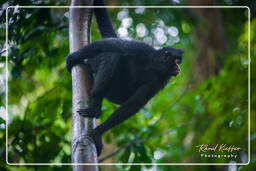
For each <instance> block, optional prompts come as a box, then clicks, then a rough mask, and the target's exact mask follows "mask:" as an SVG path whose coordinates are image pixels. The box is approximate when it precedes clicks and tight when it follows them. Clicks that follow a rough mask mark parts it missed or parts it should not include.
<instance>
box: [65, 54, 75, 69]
mask: <svg viewBox="0 0 256 171" xmlns="http://www.w3.org/2000/svg"><path fill="white" fill-rule="evenodd" d="M72 58H73V55H72V54H70V55H69V56H67V58H66V67H67V70H68V72H71V69H72V67H73V66H74V64H73V60H72Z"/></svg>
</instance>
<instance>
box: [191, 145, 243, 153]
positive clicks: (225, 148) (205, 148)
mask: <svg viewBox="0 0 256 171" xmlns="http://www.w3.org/2000/svg"><path fill="white" fill-rule="evenodd" d="M196 147H198V152H210V151H212V152H234V151H239V150H240V149H241V148H240V147H236V146H234V145H227V144H216V145H208V144H201V145H198V146H196Z"/></svg>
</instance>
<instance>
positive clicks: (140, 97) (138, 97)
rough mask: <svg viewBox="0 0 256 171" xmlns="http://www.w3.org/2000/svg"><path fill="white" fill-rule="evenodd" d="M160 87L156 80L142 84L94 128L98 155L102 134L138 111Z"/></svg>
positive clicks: (100, 148)
mask: <svg viewBox="0 0 256 171" xmlns="http://www.w3.org/2000/svg"><path fill="white" fill-rule="evenodd" d="M159 89H160V88H159V86H158V85H157V84H156V83H154V82H153V83H152V82H151V83H148V84H144V85H142V86H141V87H140V88H139V89H138V90H137V91H136V92H135V94H134V95H132V96H131V97H130V98H129V99H128V100H127V101H126V102H125V103H124V104H122V105H121V106H120V107H119V108H118V109H117V110H116V111H115V112H114V113H113V114H112V115H111V116H110V117H109V118H108V119H107V120H106V121H105V122H104V123H102V124H101V125H99V126H98V127H96V128H95V129H94V133H93V138H94V141H95V145H96V148H97V152H98V155H99V154H100V153H101V150H102V141H101V135H102V134H103V133H104V132H106V131H108V130H109V129H111V128H112V127H114V126H116V125H118V124H120V123H121V122H123V121H125V120H126V119H128V118H129V117H131V116H132V115H134V114H135V113H137V112H138V111H139V109H141V108H142V107H143V106H144V105H145V104H146V103H147V102H148V101H149V100H150V98H151V97H153V96H154V95H155V94H156V93H157V92H158V90H159Z"/></svg>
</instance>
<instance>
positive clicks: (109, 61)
mask: <svg viewBox="0 0 256 171" xmlns="http://www.w3.org/2000/svg"><path fill="white" fill-rule="evenodd" d="M100 58H101V60H100V61H101V63H100V66H99V68H98V72H97V73H96V77H95V80H94V84H93V87H92V91H91V97H90V102H89V106H88V107H87V108H85V109H80V110H79V111H78V113H79V114H80V115H82V116H84V117H96V118H98V117H100V115H101V103H102V99H103V97H104V96H105V94H106V92H107V89H108V87H109V85H110V83H111V82H112V80H113V78H114V74H115V70H116V67H117V65H118V61H119V56H118V55H116V54H112V53H109V54H107V53H106V54H104V56H103V55H102V57H100Z"/></svg>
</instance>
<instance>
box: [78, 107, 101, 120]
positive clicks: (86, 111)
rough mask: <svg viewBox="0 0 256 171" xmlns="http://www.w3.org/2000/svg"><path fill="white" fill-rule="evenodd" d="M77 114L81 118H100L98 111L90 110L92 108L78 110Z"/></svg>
mask: <svg viewBox="0 0 256 171" xmlns="http://www.w3.org/2000/svg"><path fill="white" fill-rule="evenodd" d="M77 112H78V113H79V114H80V115H81V116H83V117H89V118H99V117H100V111H98V110H95V108H92V107H88V108H85V109H79V110H78V111H77Z"/></svg>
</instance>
